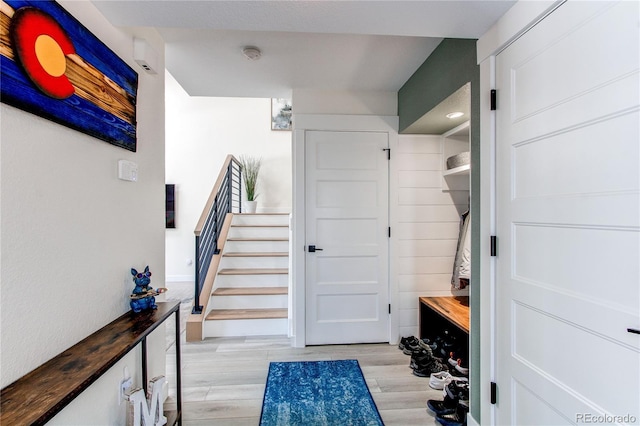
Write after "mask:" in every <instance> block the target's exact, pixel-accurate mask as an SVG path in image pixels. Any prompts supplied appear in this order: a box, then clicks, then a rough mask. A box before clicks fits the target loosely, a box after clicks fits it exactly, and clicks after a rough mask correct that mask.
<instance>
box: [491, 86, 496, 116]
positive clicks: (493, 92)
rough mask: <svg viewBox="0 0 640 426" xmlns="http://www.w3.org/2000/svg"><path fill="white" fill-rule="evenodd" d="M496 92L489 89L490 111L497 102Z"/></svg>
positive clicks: (493, 109)
mask: <svg viewBox="0 0 640 426" xmlns="http://www.w3.org/2000/svg"><path fill="white" fill-rule="evenodd" d="M496 98H497V93H496V90H495V89H493V90H491V111H495V110H496V109H497V107H496V103H497V99H496Z"/></svg>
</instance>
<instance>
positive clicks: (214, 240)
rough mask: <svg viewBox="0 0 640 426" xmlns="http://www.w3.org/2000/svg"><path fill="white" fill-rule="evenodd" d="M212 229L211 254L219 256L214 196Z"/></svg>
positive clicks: (216, 212)
mask: <svg viewBox="0 0 640 426" xmlns="http://www.w3.org/2000/svg"><path fill="white" fill-rule="evenodd" d="M213 229H215V230H216V231H215V233H214V238H213V254H220V250H218V196H217V195H216V201H215V203H213Z"/></svg>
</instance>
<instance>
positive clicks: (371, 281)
mask: <svg viewBox="0 0 640 426" xmlns="http://www.w3.org/2000/svg"><path fill="white" fill-rule="evenodd" d="M388 145H389V142H388V135H387V133H378V132H334V131H307V132H306V134H305V153H306V154H305V155H306V165H305V170H306V184H305V203H306V244H307V246H306V249H307V252H306V343H307V344H309V345H317V344H338V343H366V342H388V341H389V314H388V303H389V284H388V279H389V278H388V276H389V248H388V246H389V241H388V234H387V230H388V226H389V219H388V216H389V203H388V197H389V195H388V193H389V188H388V186H389V183H388V182H389V179H388V173H389V165H388V160H387V153H386V152H385V151H384V149H386V148H388ZM311 246H315V247H316V251H315V252H310V251H309V249H310V247H311Z"/></svg>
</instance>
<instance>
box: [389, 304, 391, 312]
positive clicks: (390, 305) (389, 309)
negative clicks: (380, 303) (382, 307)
mask: <svg viewBox="0 0 640 426" xmlns="http://www.w3.org/2000/svg"><path fill="white" fill-rule="evenodd" d="M389 315H391V303H389Z"/></svg>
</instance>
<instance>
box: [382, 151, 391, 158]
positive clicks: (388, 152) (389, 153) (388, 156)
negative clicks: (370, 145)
mask: <svg viewBox="0 0 640 426" xmlns="http://www.w3.org/2000/svg"><path fill="white" fill-rule="evenodd" d="M382 150H383V151H387V160H391V148H382Z"/></svg>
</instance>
